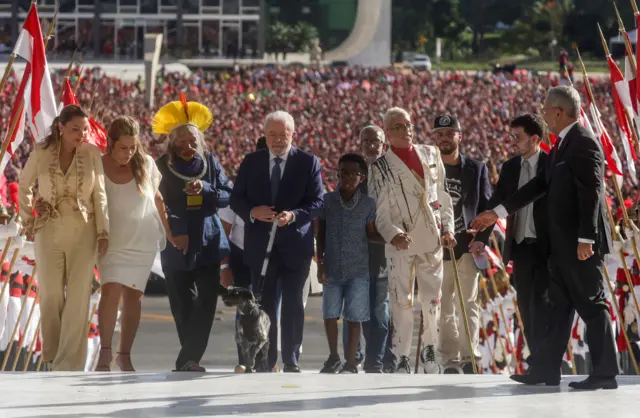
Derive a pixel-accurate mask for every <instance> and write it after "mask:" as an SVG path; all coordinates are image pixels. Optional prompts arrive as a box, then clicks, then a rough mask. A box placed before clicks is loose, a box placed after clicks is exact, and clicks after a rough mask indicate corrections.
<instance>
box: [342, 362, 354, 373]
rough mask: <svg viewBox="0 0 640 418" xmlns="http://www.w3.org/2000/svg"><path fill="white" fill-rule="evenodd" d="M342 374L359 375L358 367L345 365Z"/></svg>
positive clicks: (349, 364)
mask: <svg viewBox="0 0 640 418" xmlns="http://www.w3.org/2000/svg"><path fill="white" fill-rule="evenodd" d="M340 373H351V374H358V366H355V365H353V364H351V363H349V362H347V363H345V364H344V366H342V370H340Z"/></svg>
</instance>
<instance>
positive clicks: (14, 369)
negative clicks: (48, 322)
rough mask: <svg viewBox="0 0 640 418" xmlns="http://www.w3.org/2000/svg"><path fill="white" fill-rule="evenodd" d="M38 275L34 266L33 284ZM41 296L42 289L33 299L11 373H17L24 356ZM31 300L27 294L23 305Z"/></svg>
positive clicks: (37, 291)
mask: <svg viewBox="0 0 640 418" xmlns="http://www.w3.org/2000/svg"><path fill="white" fill-rule="evenodd" d="M35 273H36V267H35V266H33V273H32V275H31V282H33V281H34V280H35V278H36V276H35ZM39 295H40V287H38V290H36V295H35V297H34V298H33V305H31V309H30V310H29V316H27V324H26V325H25V326H24V330H23V331H22V338H21V339H20V340H19V342H18V344H19V347H18V352H17V354H16V355H15V356H14V358H13V364H12V365H11V371H12V372H15V371H16V366H17V365H18V359H19V358H20V355H21V354H22V350H23V349H24V344H25V341H26V337H27V331H28V330H29V324H30V323H31V319H32V318H33V313H34V312H35V310H36V300H38V296H39ZM28 298H29V293H27V294H26V295H25V299H24V302H23V303H27V300H28Z"/></svg>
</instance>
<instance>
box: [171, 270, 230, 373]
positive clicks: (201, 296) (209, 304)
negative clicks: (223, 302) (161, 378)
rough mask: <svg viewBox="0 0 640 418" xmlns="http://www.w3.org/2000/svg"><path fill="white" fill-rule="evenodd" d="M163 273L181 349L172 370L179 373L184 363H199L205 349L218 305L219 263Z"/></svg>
mask: <svg viewBox="0 0 640 418" xmlns="http://www.w3.org/2000/svg"><path fill="white" fill-rule="evenodd" d="M164 273H165V280H166V282H167V294H168V296H169V305H170V306H171V314H172V315H173V319H174V321H175V323H176V329H177V331H178V339H179V340H180V346H181V347H182V348H181V349H180V353H179V354H178V358H177V359H176V370H180V369H181V368H182V367H184V366H185V365H186V364H187V363H188V362H194V363H200V360H202V356H203V355H204V352H205V351H206V349H207V345H208V343H209V335H210V333H211V327H212V326H213V319H214V315H215V313H216V304H217V302H218V291H219V288H218V287H219V286H220V264H219V263H216V264H214V265H211V266H206V267H200V268H196V269H194V270H191V271H165V272H164ZM194 285H195V286H194Z"/></svg>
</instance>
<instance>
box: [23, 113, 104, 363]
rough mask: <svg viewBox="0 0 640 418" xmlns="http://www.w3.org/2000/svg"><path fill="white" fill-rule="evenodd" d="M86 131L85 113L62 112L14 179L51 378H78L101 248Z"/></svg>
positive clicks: (99, 206) (99, 177) (98, 186)
mask: <svg viewBox="0 0 640 418" xmlns="http://www.w3.org/2000/svg"><path fill="white" fill-rule="evenodd" d="M88 130H89V118H88V116H87V114H86V113H85V112H84V111H83V110H82V109H81V108H80V107H78V106H74V105H71V106H67V107H65V108H64V109H62V112H61V113H60V115H59V116H58V117H56V119H55V120H54V122H53V124H52V126H51V134H50V135H49V136H48V137H47V138H46V139H45V141H44V143H42V144H38V145H36V147H35V148H34V150H33V151H32V153H31V155H30V156H29V160H28V161H27V164H26V165H25V167H24V169H23V171H22V174H21V175H20V195H19V198H20V216H21V217H22V221H23V228H24V232H25V233H26V235H27V237H28V239H30V240H33V238H34V237H35V255H36V264H37V266H38V271H39V272H40V310H41V316H42V337H43V338H42V339H43V350H42V352H43V354H42V355H43V361H44V362H45V363H48V366H49V370H53V371H84V366H85V361H86V357H87V355H86V351H87V333H88V331H89V330H88V326H89V322H88V321H87V318H88V317H89V298H90V296H91V280H92V276H93V268H94V266H95V265H96V262H97V256H98V254H100V255H103V254H104V253H105V252H106V250H107V248H108V244H109V241H108V239H109V220H108V216H107V195H106V192H105V184H104V173H103V168H102V161H101V159H100V150H99V149H98V148H97V147H95V146H94V145H91V144H89V143H87V142H85V139H86V137H87V133H88ZM36 181H37V184H38V190H37V193H36V195H37V196H36V197H35V199H34V193H33V187H34V184H35V183H36ZM34 208H35V210H36V213H37V217H35V216H34V214H33V209H34Z"/></svg>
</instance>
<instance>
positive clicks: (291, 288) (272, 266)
mask: <svg viewBox="0 0 640 418" xmlns="http://www.w3.org/2000/svg"><path fill="white" fill-rule="evenodd" d="M310 267H311V259H309V260H308V262H305V263H304V265H303V266H302V267H301V268H300V269H297V270H290V269H288V268H287V267H285V266H284V265H283V263H282V262H281V261H280V260H279V257H278V256H277V254H276V253H275V251H274V252H272V255H271V259H270V260H269V267H268V268H267V274H266V278H265V280H264V284H263V286H262V292H261V289H260V284H261V280H260V271H252V286H253V292H254V294H256V295H258V294H260V293H262V299H261V301H260V304H261V305H262V309H263V310H264V311H265V312H266V313H267V315H269V319H271V328H270V330H269V358H268V360H267V367H268V370H273V368H274V367H275V365H276V363H277V362H278V320H280V330H281V332H282V335H281V338H280V342H281V344H280V347H281V349H282V362H283V363H284V364H285V365H297V364H298V360H299V357H300V347H301V346H302V334H303V331H304V304H303V303H302V302H303V297H302V296H303V292H304V291H305V286H304V285H305V283H306V281H307V277H308V276H309V268H310ZM279 305H280V318H278V306H279ZM263 361H264V359H256V362H257V364H261V363H262V362H263Z"/></svg>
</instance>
